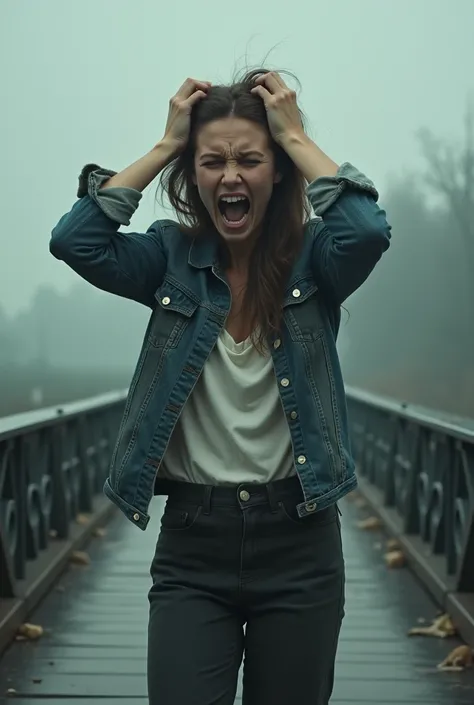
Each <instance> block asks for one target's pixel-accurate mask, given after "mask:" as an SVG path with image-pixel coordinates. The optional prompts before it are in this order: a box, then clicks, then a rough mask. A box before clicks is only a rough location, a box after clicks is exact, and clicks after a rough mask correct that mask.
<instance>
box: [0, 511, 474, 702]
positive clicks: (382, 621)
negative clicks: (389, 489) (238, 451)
mask: <svg viewBox="0 0 474 705" xmlns="http://www.w3.org/2000/svg"><path fill="white" fill-rule="evenodd" d="M155 501H156V505H157V506H155V507H154V515H155V518H154V520H153V524H152V525H151V526H150V527H149V528H148V530H147V531H146V532H145V533H144V534H143V533H142V532H141V531H138V530H137V529H136V528H135V527H133V526H132V525H130V524H128V522H126V521H125V520H124V519H122V518H121V517H119V516H118V517H117V518H115V519H114V520H113V521H112V523H111V524H110V525H109V526H108V527H107V535H106V537H105V538H102V539H98V540H96V541H94V543H93V544H92V545H91V546H90V556H91V559H92V562H91V565H90V566H89V567H73V568H71V569H70V570H69V571H68V572H67V573H66V574H65V575H64V577H63V579H62V580H61V584H60V586H59V588H58V589H56V590H54V591H53V592H52V593H51V594H50V595H49V597H48V598H47V599H46V600H45V601H44V603H43V604H42V605H41V606H40V607H39V609H38V610H37V611H36V612H35V614H34V615H32V617H31V618H30V621H31V622H34V623H37V624H41V625H42V626H43V627H44V628H45V629H46V630H47V632H46V634H45V635H44V636H43V638H42V639H41V640H40V641H38V642H36V643H32V642H15V643H14V644H13V645H12V647H11V648H10V649H9V650H8V651H7V652H6V653H5V654H4V657H3V659H2V661H1V662H0V703H1V705H4V704H5V703H8V704H10V703H12V702H15V703H16V705H33V704H36V705H39V704H40V703H41V705H47V704H49V703H51V704H53V703H54V705H74V701H75V703H77V700H78V699H84V700H87V705H116V703H117V702H120V703H121V704H123V705H146V702H147V699H146V679H145V649H146V625H147V609H148V604H147V590H148V587H149V574H148V567H149V564H150V561H151V557H152V554H153V551H154V544H155V541H156V533H157V526H158V518H159V514H160V506H159V503H160V501H161V500H159V499H157V500H155ZM341 508H342V512H343V516H342V521H343V532H344V545H345V553H346V564H347V590H346V591H347V603H346V618H345V621H344V625H343V629H342V634H341V640H340V647H339V655H338V667H337V673H336V686H335V690H334V695H333V698H332V700H331V703H332V705H343V704H344V703H346V704H348V705H349V704H351V705H371V704H372V703H377V705H381V704H385V703H387V704H395V705H400V704H402V703H403V705H412V704H413V705H415V704H416V705H472V704H473V703H474V670H471V671H465V672H463V673H441V672H439V671H437V669H436V664H437V663H439V662H440V661H441V660H442V659H443V658H444V657H445V656H446V655H447V654H448V652H449V651H450V650H451V649H452V648H454V646H456V645H457V642H456V640H455V639H446V640H435V639H427V638H417V637H412V638H409V637H407V635H406V634H407V630H408V629H409V628H410V627H411V626H413V625H415V624H416V623H417V621H418V620H419V618H421V617H424V618H425V619H427V620H431V619H432V618H433V617H434V616H435V615H436V607H435V605H434V604H433V603H432V602H431V600H430V599H429V597H428V596H427V595H426V594H425V592H424V590H423V589H422V588H421V587H420V585H419V583H418V582H417V580H416V579H415V578H414V577H413V575H412V574H411V573H410V572H409V571H408V570H406V569H402V570H392V571H388V570H387V569H386V567H385V565H384V562H383V556H382V551H381V550H380V542H381V541H383V535H382V534H380V533H366V532H362V531H360V530H359V529H357V528H355V523H356V520H357V519H358V518H360V513H359V510H357V509H356V508H355V506H354V505H353V504H350V503H348V502H345V503H343V504H342V506H341ZM377 543H378V544H379V545H376V544H377ZM10 689H11V692H10V694H8V691H9V690H10ZM239 698H240V693H238V695H237V701H236V702H237V703H238V702H239ZM177 705H181V704H180V703H177ZM182 705H185V703H183V704H182ZM262 705H265V704H264V703H262ZM289 705H291V704H290V703H289Z"/></svg>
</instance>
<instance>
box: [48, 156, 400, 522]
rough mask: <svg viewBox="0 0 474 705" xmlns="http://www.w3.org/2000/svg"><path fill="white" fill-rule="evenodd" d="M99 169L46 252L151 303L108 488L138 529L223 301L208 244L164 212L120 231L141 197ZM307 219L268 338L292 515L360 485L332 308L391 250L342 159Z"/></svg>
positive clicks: (224, 308)
mask: <svg viewBox="0 0 474 705" xmlns="http://www.w3.org/2000/svg"><path fill="white" fill-rule="evenodd" d="M113 173H114V172H110V171H107V170H101V169H100V168H99V167H97V166H96V165H92V166H89V167H86V168H85V170H84V171H83V173H82V176H81V178H80V187H79V191H78V195H79V200H78V201H77V202H76V203H75V204H74V206H73V207H72V209H71V211H70V212H69V213H67V214H65V215H64V216H63V217H62V218H61V219H60V221H59V222H58V224H57V225H56V227H55V228H54V229H53V232H52V238H51V241H50V251H51V253H52V254H53V255H54V256H55V257H57V258H58V259H60V260H63V261H64V262H66V263H67V264H68V265H69V266H70V267H71V268H72V269H73V270H74V271H76V272H77V273H78V274H79V275H80V276H82V277H83V278H84V279H86V280H87V281H89V282H90V283H91V284H93V285H95V286H96V287H98V288H100V289H103V290H105V291H109V292H112V293H114V294H118V295H119V296H123V297H126V298H129V299H133V300H135V301H138V302H140V303H142V304H145V305H146V306H148V307H150V308H151V310H152V313H151V317H150V321H149V324H148V327H147V330H146V334H145V338H144V341H143V346H142V350H141V353H140V356H139V360H138V364H137V367H136V370H135V373H134V375H133V378H132V382H131V385H130V389H129V393H128V399H127V402H126V406H125V411H124V414H123V418H122V422H121V425H120V429H119V432H118V438H117V443H116V446H115V449H114V452H113V456H112V459H111V468H110V475H109V478H108V480H107V481H106V484H105V487H104V491H105V493H106V495H107V496H108V497H109V498H110V499H111V500H112V501H113V502H115V504H116V505H118V507H120V509H121V510H122V511H123V513H124V514H125V515H126V516H127V517H128V519H130V520H131V521H132V522H133V523H135V524H136V525H137V526H138V527H140V528H141V529H145V528H146V526H147V524H148V521H149V515H148V508H149V503H150V501H151V499H152V497H153V493H154V486H155V478H156V475H157V472H158V468H159V466H160V463H161V461H162V458H163V456H164V454H165V452H166V448H167V445H168V442H169V439H170V436H171V433H172V431H173V428H174V426H175V424H176V422H177V420H178V418H179V415H180V412H181V410H182V408H183V406H184V404H185V403H186V401H187V399H188V397H189V395H190V394H191V392H192V390H193V388H194V385H195V384H196V381H197V379H198V378H199V376H200V374H201V371H202V369H203V366H204V365H205V363H206V360H207V359H208V357H209V355H210V353H211V351H212V349H213V347H214V345H215V343H216V340H217V337H218V335H219V332H220V331H221V329H222V327H223V326H224V324H225V321H226V317H227V315H228V313H229V310H230V306H231V293H230V289H229V286H228V284H227V282H226V277H225V273H224V272H223V271H222V270H221V269H220V266H219V261H218V256H217V247H216V243H215V241H214V240H213V239H208V240H197V239H195V240H193V239H191V238H190V237H189V236H187V235H185V234H183V233H182V232H181V231H180V229H179V227H178V225H177V224H176V223H175V222H173V221H170V220H159V221H157V222H155V223H153V224H152V225H151V226H150V228H149V229H148V231H147V232H146V233H144V234H143V233H121V232H119V226H120V224H128V222H129V220H130V216H131V215H132V214H133V211H134V210H135V208H136V206H137V205H138V202H139V200H140V197H141V194H139V193H138V192H137V191H134V190H133V189H113V188H111V189H106V190H105V191H104V190H102V191H99V188H100V184H101V183H102V182H103V181H104V180H106V179H107V178H109V176H110V175H111V174H113ZM307 195H308V198H309V201H310V203H311V205H312V208H313V211H314V213H315V216H316V217H315V218H313V219H312V220H310V221H309V222H308V223H307V225H306V227H305V234H304V241H303V247H302V250H301V252H300V255H299V256H298V258H297V260H296V261H295V263H294V266H293V269H292V272H291V274H290V277H289V279H288V282H287V286H286V290H285V294H284V311H283V320H284V323H283V326H282V330H281V332H280V334H279V335H278V336H274V337H273V338H272V339H271V340H269V341H268V344H269V348H270V350H271V355H272V358H273V365H274V369H275V377H276V383H277V384H278V388H279V392H280V397H281V401H282V404H283V408H284V411H285V415H286V418H287V420H288V426H289V430H290V434H291V441H292V447H293V453H294V460H295V467H296V470H297V474H298V477H299V480H300V483H301V487H302V490H303V497H304V501H303V502H301V503H300V504H299V505H298V507H297V510H298V514H299V516H300V517H305V516H307V515H309V514H312V513H313V512H315V511H319V510H321V509H324V508H325V507H327V506H328V505H329V504H331V503H334V502H336V501H337V500H339V499H340V498H341V497H342V496H343V495H344V494H346V493H347V492H349V491H351V490H352V489H354V487H355V486H356V484H357V481H356V477H355V472H354V461H353V459H352V456H351V452H350V443H349V432H348V423H347V410H346V400H345V393H344V386H343V381H342V376H341V370H340V366H339V360H338V355H337V351H336V338H337V333H338V328H339V322H340V306H341V304H342V302H343V301H344V300H345V299H346V298H347V297H348V296H349V295H350V294H352V292H354V291H355V290H356V289H357V288H358V287H359V286H360V285H361V284H362V283H363V282H364V281H365V279H366V278H367V277H368V275H369V274H370V272H371V271H372V269H373V268H374V266H375V264H376V263H377V261H378V260H379V259H380V257H381V255H382V253H383V252H384V251H385V250H386V249H387V248H388V247H389V243H390V226H389V225H388V224H387V221H386V218H385V212H384V211H383V210H382V209H381V208H379V207H378V205H377V198H378V194H377V191H376V190H375V188H374V186H373V184H372V182H371V181H370V180H368V179H367V178H366V177H365V176H364V175H363V174H361V173H360V172H359V171H358V170H357V169H355V168H354V167H353V166H351V165H350V164H348V163H345V164H343V165H342V166H341V167H340V168H339V170H338V173H337V175H336V176H335V177H331V178H329V177H324V178H320V179H317V180H316V181H314V182H313V183H311V184H309V186H308V188H307Z"/></svg>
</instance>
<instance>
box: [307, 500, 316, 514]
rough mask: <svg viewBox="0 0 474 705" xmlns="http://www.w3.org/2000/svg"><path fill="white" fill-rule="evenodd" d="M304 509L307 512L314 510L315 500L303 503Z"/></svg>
mask: <svg viewBox="0 0 474 705" xmlns="http://www.w3.org/2000/svg"><path fill="white" fill-rule="evenodd" d="M305 509H306V511H307V512H314V511H315V510H316V502H308V504H306V505H305Z"/></svg>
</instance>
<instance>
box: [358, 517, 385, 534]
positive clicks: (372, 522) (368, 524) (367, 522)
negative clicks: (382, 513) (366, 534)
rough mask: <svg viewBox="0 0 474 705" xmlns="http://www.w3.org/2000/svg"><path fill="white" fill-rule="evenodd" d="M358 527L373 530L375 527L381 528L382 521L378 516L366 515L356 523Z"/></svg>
mask: <svg viewBox="0 0 474 705" xmlns="http://www.w3.org/2000/svg"><path fill="white" fill-rule="evenodd" d="M357 526H358V528H359V529H364V530H365V531H374V530H375V529H380V528H382V522H381V521H380V519H379V518H378V517H367V519H363V520H362V521H359V522H358V523H357Z"/></svg>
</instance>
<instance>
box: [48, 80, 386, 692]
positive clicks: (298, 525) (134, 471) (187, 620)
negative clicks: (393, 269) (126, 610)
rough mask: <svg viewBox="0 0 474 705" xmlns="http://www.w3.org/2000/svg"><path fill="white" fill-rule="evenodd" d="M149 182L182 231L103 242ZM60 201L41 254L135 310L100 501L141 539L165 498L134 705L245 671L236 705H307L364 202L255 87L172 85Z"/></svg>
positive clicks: (316, 681)
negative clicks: (144, 682)
mask: <svg viewBox="0 0 474 705" xmlns="http://www.w3.org/2000/svg"><path fill="white" fill-rule="evenodd" d="M158 174H161V177H160V178H161V184H162V186H163V188H164V190H165V192H166V194H167V195H168V197H169V200H170V202H171V204H172V205H173V206H174V208H175V210H176V212H177V214H178V218H179V221H180V224H179V225H178V224H176V223H175V222H173V221H165V220H162V221H158V222H156V223H154V224H153V225H152V226H151V227H150V228H149V230H148V231H147V232H146V233H145V234H139V233H133V234H129V233H127V234H123V233H120V232H118V228H119V226H120V225H128V223H129V219H130V217H131V215H132V214H133V212H134V210H135V208H136V207H137V205H138V202H139V200H140V198H141V192H142V191H143V189H144V188H145V187H146V186H148V184H150V183H151V182H152V181H153V179H155V178H156V177H157V176H158ZM78 195H79V197H80V198H79V200H78V202H77V203H76V204H75V205H74V206H73V208H72V210H71V211H70V212H69V213H68V214H66V215H65V216H63V218H62V219H61V220H60V221H59V223H58V225H57V226H56V227H55V229H54V230H53V234H52V240H51V244H50V248H51V252H52V253H53V254H54V255H55V256H56V257H57V258H58V259H61V260H64V261H65V262H66V263H67V264H68V265H69V266H71V267H72V268H73V269H74V270H75V271H76V272H77V273H78V274H80V275H81V276H82V277H84V278H85V279H87V280H88V281H89V282H91V283H92V284H94V285H95V286H97V287H99V288H101V289H105V290H106V291H109V292H112V293H114V294H118V295H119V296H124V297H127V298H130V299H134V300H136V301H139V302H140V303H142V304H145V305H147V306H149V307H150V308H151V309H152V314H151V318H150V322H149V325H148V328H147V332H146V335H145V340H144V343H143V348H142V351H141V354H140V358H139V361H138V365H137V368H136V371H135V374H134V377H133V380H132V383H131V387H130V390H129V396H128V400H127V403H126V408H125V412H124V416H123V420H122V424H121V427H120V430H119V434H118V441H117V445H116V448H115V451H114V454H113V458H112V463H111V471H110V477H109V479H108V480H107V482H106V485H105V492H106V494H107V495H108V497H110V499H111V500H112V501H114V502H115V503H116V504H117V505H118V506H119V507H120V508H121V510H122V511H123V512H124V514H125V515H126V516H127V517H128V518H129V519H130V520H131V521H132V522H133V523H135V524H137V526H139V527H140V528H141V529H145V528H146V525H147V522H148V518H149V517H148V514H147V511H148V506H149V503H150V500H151V498H152V496H153V493H155V494H164V495H167V497H168V499H167V503H166V509H165V512H164V515H163V517H162V523H161V530H160V535H159V538H158V543H157V547H156V555H155V557H154V560H153V564H152V569H151V573H152V578H153V586H152V588H151V591H150V594H149V600H150V620H149V646H148V653H149V655H148V687H149V698H150V703H152V704H153V705H154V704H156V705H181V704H182V705H210V703H213V704H215V705H230V704H231V703H233V702H234V698H235V692H236V682H237V676H238V671H239V667H240V664H241V661H242V658H243V653H244V652H245V663H244V686H243V687H244V691H243V693H244V694H243V702H244V703H246V705H265V704H267V703H268V705H292V704H293V703H297V702H303V701H305V702H309V703H312V704H313V705H323V704H326V703H327V702H328V700H329V697H330V694H331V691H332V686H333V673H334V661H335V654H336V646H337V641H338V635H339V629H340V625H341V620H342V617H343V611H344V561H343V555H342V548H341V537H340V522H339V515H338V508H337V504H336V503H337V501H338V500H339V499H340V498H341V497H342V496H343V495H345V494H346V493H347V492H349V491H351V490H352V489H354V487H355V486H356V479H355V475H354V462H353V460H352V457H351V455H350V449H349V439H348V427H347V418H346V405H345V397H344V389H343V383H342V379H341V372H340V368H339V362H338V357H337V352H336V344H335V341H336V336H337V331H338V326H339V320H340V307H341V304H342V302H343V301H344V300H345V299H346V298H347V297H348V296H349V295H350V294H351V293H352V292H353V291H355V289H357V288H358V287H359V286H360V285H361V284H362V283H363V282H364V280H365V279H366V278H367V276H368V275H369V273H370V272H371V270H372V269H373V267H374V265H375V264H376V262H377V261H378V260H379V258H380V257H381V255H382V253H383V252H384V251H385V250H386V249H387V248H388V246H389V240H390V227H389V226H388V225H387V222H386V220H385V214H384V212H383V211H382V210H381V209H380V208H379V207H378V206H377V204H376V200H377V192H376V190H375V188H374V186H373V185H372V183H371V182H370V181H369V180H368V179H367V178H366V177H364V176H363V175H362V174H361V173H360V172H359V171H357V169H355V168H354V167H353V166H351V165H350V164H347V163H345V164H343V165H342V166H338V165H336V164H335V163H334V162H333V161H332V160H331V159H330V158H329V157H327V156H326V155H325V154H324V153H323V152H322V151H321V150H320V149H319V148H318V147H317V146H316V144H314V142H312V141H311V140H310V139H309V138H308V137H307V135H306V134H305V132H304V128H303V123H302V120H301V115H300V112H299V109H298V106H297V102H296V97H295V93H294V92H293V91H292V90H289V88H288V87H287V86H286V84H285V83H284V81H283V79H282V78H281V76H280V75H278V74H276V73H273V72H265V71H263V70H260V71H254V72H252V73H250V74H248V75H246V76H245V77H244V78H243V79H242V80H241V81H240V82H238V83H236V84H234V85H231V86H228V87H226V86H212V85H211V84H210V83H207V82H202V81H196V80H193V79H188V80H187V81H186V82H185V83H184V85H183V86H182V87H181V88H180V90H179V91H178V93H177V94H176V96H175V97H174V98H173V99H172V100H171V103H170V111H169V117H168V122H167V125H166V129H165V134H164V137H163V139H162V140H160V142H158V144H157V145H156V146H155V147H153V149H151V151H150V152H149V153H148V154H146V155H145V156H144V157H142V158H141V159H139V160H138V161H137V162H135V163H134V164H132V166H130V167H128V168H127V169H125V170H124V171H122V172H121V173H118V174H116V173H114V172H109V171H107V170H105V169H101V168H99V167H98V166H96V165H88V166H87V167H85V169H84V170H83V172H82V175H81V178H80V186H79V193H78ZM306 198H308V200H309V204H310V205H311V206H312V208H313V211H314V213H315V214H316V217H315V218H313V219H309V217H308V209H307V203H306ZM244 625H245V630H244V628H243V627H244Z"/></svg>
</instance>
